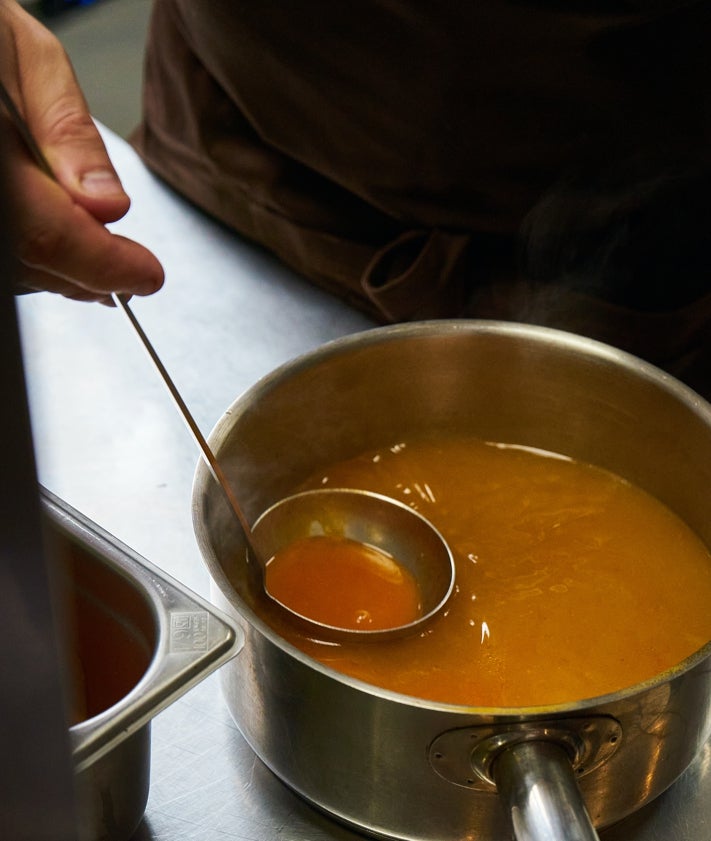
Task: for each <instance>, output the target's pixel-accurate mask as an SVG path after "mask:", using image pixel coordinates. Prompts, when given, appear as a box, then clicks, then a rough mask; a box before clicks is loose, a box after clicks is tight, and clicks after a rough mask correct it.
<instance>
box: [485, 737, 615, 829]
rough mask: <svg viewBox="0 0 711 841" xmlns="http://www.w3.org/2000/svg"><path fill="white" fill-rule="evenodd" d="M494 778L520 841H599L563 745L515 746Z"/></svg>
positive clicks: (505, 753)
mask: <svg viewBox="0 0 711 841" xmlns="http://www.w3.org/2000/svg"><path fill="white" fill-rule="evenodd" d="M492 773H493V776H494V780H495V782H496V789H497V791H498V793H499V797H500V798H501V799H502V801H503V804H504V807H505V809H506V813H507V815H508V817H509V819H510V821H511V827H512V829H513V833H514V836H515V838H516V841H599V837H598V834H597V832H596V831H595V828H594V827H593V825H592V821H591V820H590V816H589V814H588V811H587V809H586V807H585V803H584V801H583V797H582V795H581V793H580V790H579V788H578V784H577V782H576V780H575V774H574V772H573V767H572V765H571V762H570V758H569V756H568V753H567V752H566V750H565V748H563V747H562V746H561V745H558V744H556V743H555V742H551V741H546V740H540V741H524V742H520V743H518V744H514V745H511V746H510V747H507V748H506V749H505V750H503V751H502V752H501V753H500V754H499V755H498V756H497V757H496V759H495V761H494V764H493V767H492Z"/></svg>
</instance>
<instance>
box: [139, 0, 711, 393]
mask: <svg viewBox="0 0 711 841" xmlns="http://www.w3.org/2000/svg"><path fill="white" fill-rule="evenodd" d="M710 5H711V4H709V2H708V0H699V1H698V2H693V0H648V2H641V0H640V2H638V3H636V2H634V0H627V1H625V0H566V2H558V0H477V1H476V2H472V3H465V2H461V0H459V2H457V0H440V2H438V3H432V2H431V0H410V2H403V0H361V2H359V3H348V4H339V3H333V2H332V0H310V2H309V3H300V4H297V3H288V2H285V0H263V1H262V2H259V3H247V2H240V0H210V2H208V0H204V2H196V0H156V2H155V7H154V13H153V20H152V25H151V30H150V34H149V39H148V50H147V60H146V72H145V107H144V119H143V122H142V124H141V126H140V127H139V129H138V130H137V132H136V134H135V136H134V138H133V141H134V143H135V145H136V148H137V149H138V150H139V152H140V153H141V155H142V156H143V158H144V159H145V160H146V162H147V163H148V165H149V166H150V167H151V168H152V169H153V170H154V171H155V172H157V173H158V174H159V175H160V176H161V177H162V178H164V179H165V180H166V181H167V182H168V183H169V184H171V185H172V186H173V187H174V188H175V189H176V190H177V191H179V192H180V193H181V194H182V195H184V196H186V197H187V198H188V199H190V200H191V201H192V202H194V203H195V204H196V205H198V206H199V207H201V208H202V209H204V210H205V211H207V212H208V213H210V214H211V215H212V216H214V217H215V218H217V219H219V220H220V221H221V222H223V223H224V224H226V225H227V226H229V227H230V228H232V229H233V230H235V231H237V232H239V233H241V234H242V235H244V236H246V237H248V238H249V239H251V240H254V241H256V242H258V243H260V244H261V245H263V246H265V247H266V248H267V249H269V250H270V251H272V252H274V253H275V254H276V255H278V256H279V258H280V259H282V260H283V261H284V262H285V263H286V264H288V265H289V266H291V267H292V268H294V269H295V270H296V271H298V272H300V273H301V274H303V275H304V276H305V277H307V278H309V279H310V280H312V281H314V282H316V283H318V284H319V285H321V286H323V287H325V288H326V289H328V290H330V291H332V292H333V293H335V294H337V295H339V296H341V297H344V298H346V299H347V300H348V301H350V302H351V303H352V304H353V305H354V306H356V307H359V308H360V309H363V310H365V311H366V312H368V313H370V314H371V315H373V316H374V317H375V318H376V319H378V320H380V321H384V322H389V321H399V320H412V319H420V318H433V317H451V316H461V315H464V316H475V317H486V318H492V317H493V318H505V319H510V320H519V321H531V322H536V323H545V324H550V325H552V326H558V327H562V328H564V329H571V330H574V331H576V332H579V333H582V334H586V335H591V336H593V337H597V338H600V339H603V340H605V341H608V342H610V343H612V344H615V345H617V346H619V347H622V348H625V349H628V350H631V351H632V352H634V353H637V354H638V355H640V356H643V357H646V358H648V359H651V360H652V361H654V362H656V363H658V364H660V365H662V366H665V367H667V368H668V369H669V370H671V371H672V372H673V373H675V374H677V375H679V376H681V377H684V378H686V379H687V380H688V381H689V382H691V384H692V385H694V386H695V387H696V388H699V389H700V390H705V391H706V393H709V392H711V374H709V371H708V369H709V367H711V362H710V360H711V335H710V334H711V293H710V290H711V276H710V275H709V273H708V267H709V266H711V260H708V259H707V260H706V262H705V264H703V265H701V266H697V265H696V264H694V265H693V266H692V267H691V273H692V274H693V275H694V277H693V278H691V279H687V277H686V276H685V277H683V278H678V277H675V278H673V279H671V280H670V281H669V284H668V285H669V290H670V293H669V295H668V296H666V297H665V295H664V294H662V295H661V296H660V295H657V296H656V297H654V298H653V299H650V300H646V296H647V289H646V284H645V282H644V280H642V281H641V282H640V281H635V282H633V283H632V282H630V283H627V282H625V289H626V290H627V291H626V292H625V293H624V294H616V293H615V290H614V288H613V290H612V294H608V293H609V291H610V290H608V289H607V288H604V289H603V288H600V289H597V288H596V287H595V284H594V283H593V284H592V286H590V283H589V279H590V278H591V277H594V276H596V269H595V268H591V267H588V268H587V269H586V270H585V271H583V272H582V275H583V276H584V277H585V278H587V280H585V281H584V282H581V281H580V280H579V279H575V278H573V279H571V277H570V272H569V270H568V269H569V264H568V262H566V261H561V260H560V259H557V257H556V258H555V259H548V260H544V261H543V262H544V263H546V265H548V266H549V267H550V269H551V270H550V272H549V273H548V274H546V273H545V272H543V273H541V272H539V271H535V270H531V271H529V267H528V265H527V262H526V259H524V260H523V261H522V260H521V259H520V257H521V254H522V253H523V252H526V248H524V249H523V252H522V248H521V241H522V234H521V232H522V231H525V230H528V231H529V233H530V230H531V226H530V225H529V226H528V227H527V220H530V219H531V217H532V216H533V217H534V218H535V217H536V214H539V215H540V213H541V208H544V209H545V208H546V207H547V201H548V197H549V196H550V194H551V191H553V193H555V191H556V189H557V187H556V185H557V184H559V183H560V182H561V179H565V177H566V176H567V174H568V173H575V172H576V171H579V170H581V169H583V170H585V171H593V172H598V171H599V172H600V173H601V178H602V180H603V181H604V179H605V178H606V177H607V176H606V173H607V169H608V167H609V164H610V162H616V163H618V169H620V166H619V162H624V161H627V160H635V159H636V158H637V157H639V155H640V154H641V156H642V157H643V158H646V157H649V159H650V160H659V159H662V160H663V161H664V164H663V167H664V171H665V172H672V171H676V170H678V169H679V167H680V166H681V165H682V163H683V166H684V167H686V168H688V166H689V162H691V165H692V168H698V169H699V171H701V172H705V171H706V168H707V167H708V162H709V150H710V149H711V143H710V141H711V94H710V91H709V88H710V87H711V59H710V58H709V56H710V55H711V50H708V46H707V45H708V43H709V36H711V11H710V9H709V6H710ZM648 153H649V154H648ZM621 168H622V169H623V170H625V167H624V165H623V166H622V167H621ZM652 180H653V179H652ZM640 183H641V184H642V188H641V189H638V186H639V184H640ZM649 183H650V177H649V172H643V173H642V174H641V175H640V176H639V177H638V178H636V179H632V182H631V183H630V185H627V187H626V188H625V189H623V190H621V191H618V192H617V193H616V195H617V196H618V197H619V196H620V195H622V196H623V197H624V199H625V201H626V202H627V204H628V205H629V207H628V208H627V210H626V211H625V212H623V213H620V212H619V211H618V209H617V207H618V206H619V204H620V202H617V205H616V206H615V209H614V210H613V211H610V209H609V208H608V207H607V206H606V204H605V200H604V198H603V200H599V201H597V203H596V204H595V208H594V211H593V212H588V210H589V208H588V210H583V211H581V210H580V207H578V208H577V210H575V211H572V212H571V215H572V216H573V217H576V218H578V220H580V219H582V220H583V221H582V222H580V224H577V223H574V224H569V225H568V229H569V230H573V231H574V233H575V236H576V238H577V239H576V242H580V243H582V246H581V247H578V246H577V245H576V247H575V250H576V254H578V253H579V252H581V251H585V250H586V249H587V250H589V251H590V252H591V254H593V255H594V259H592V260H591V265H593V266H595V265H598V264H599V257H600V253H602V252H605V254H607V252H608V251H609V248H608V247H607V245H603V246H601V245H600V244H599V243H598V244H596V245H594V246H591V245H590V241H591V239H594V236H596V235H597V234H598V233H599V232H600V231H601V230H607V228H608V227H609V226H608V225H607V222H605V224H600V223H599V221H600V220H599V217H600V215H601V214H602V215H604V216H605V219H606V220H608V219H609V217H614V219H615V220H616V221H615V224H616V225H617V227H616V228H615V230H616V233H615V236H619V232H620V230H624V231H625V232H626V233H625V236H627V237H629V229H630V227H631V226H632V227H634V225H635V224H637V222H638V220H639V219H640V218H644V217H645V214H646V210H644V208H645V207H646V206H647V205H648V204H650V202H651V204H652V205H654V201H655V199H654V195H655V193H654V191H651V193H650V191H649V190H647V189H646V188H647V186H648V185H649ZM645 190H646V192H645ZM658 193H659V191H658ZM640 194H641V196H642V198H641V199H640ZM659 194H660V195H662V194H663V191H661V193H659ZM606 195H607V194H606ZM649 195H651V196H652V198H651V199H649ZM630 196H632V197H633V198H630ZM645 197H646V198H645ZM587 202H588V200H587V199H585V200H584V201H583V202H582V205H584V206H585V208H587V207H588V204H587ZM645 202H646V204H645ZM608 204H609V202H608ZM679 204H680V206H682V212H683V207H684V203H683V202H682V201H680V202H679ZM699 206H700V207H703V203H701V202H700V203H699ZM675 212H676V211H675ZM705 213H706V218H707V219H708V221H709V227H708V228H707V229H706V230H707V231H709V232H711V214H709V212H708V211H705ZM647 215H648V214H647ZM618 217H619V218H618ZM591 219H592V222H591ZM630 220H632V221H630ZM576 225H577V227H576ZM534 227H535V226H534ZM563 227H565V226H563ZM681 227H683V225H682V226H681ZM549 228H550V226H549ZM699 229H700V230H701V231H703V226H701V225H700V226H699ZM591 231H592V233H591ZM549 233H550V232H549ZM701 235H702V236H704V235H703V234H701ZM705 236H706V240H708V238H709V234H706V235H705ZM643 238H644V234H643V233H641V234H639V233H638V234H637V235H636V240H637V241H639V240H640V239H642V240H643ZM660 239H661V238H658V237H655V242H654V245H655V247H656V243H657V241H658V240H660ZM548 240H549V244H548V246H547V247H548V249H549V251H550V252H551V253H554V254H556V255H557V254H558V251H559V250H560V249H561V247H562V246H561V244H560V243H558V242H556V240H555V236H553V237H552V239H551V237H550V235H549V237H548ZM533 250H534V251H535V247H534V249H533ZM539 250H540V249H539ZM627 250H629V249H627ZM703 251H704V249H703V248H700V249H699V253H700V254H703ZM615 253H616V255H617V257H616V259H618V262H619V261H623V260H624V255H625V253H626V250H625V248H617V249H616V252H615ZM709 253H711V249H709ZM596 260H597V263H596ZM539 262H540V261H539ZM608 262H609V261H608ZM652 262H653V263H654V261H652ZM578 268H579V267H578ZM686 268H688V267H686ZM576 271H577V269H576ZM625 271H626V275H625V276H627V275H628V274H629V271H627V270H625ZM619 273H620V269H619V266H617V268H615V271H614V272H613V275H614V277H615V278H616V277H617V275H618V274H619ZM688 273H689V272H685V274H688ZM687 287H688V288H687Z"/></svg>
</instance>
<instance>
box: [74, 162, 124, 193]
mask: <svg viewBox="0 0 711 841" xmlns="http://www.w3.org/2000/svg"><path fill="white" fill-rule="evenodd" d="M81 186H82V189H83V190H84V192H85V193H88V194H89V195H91V196H115V195H117V194H118V193H123V187H122V186H121V182H120V181H119V180H118V178H117V177H116V175H114V173H113V172H112V171H111V170H110V169H91V170H89V172H85V173H84V175H83V176H82V179H81Z"/></svg>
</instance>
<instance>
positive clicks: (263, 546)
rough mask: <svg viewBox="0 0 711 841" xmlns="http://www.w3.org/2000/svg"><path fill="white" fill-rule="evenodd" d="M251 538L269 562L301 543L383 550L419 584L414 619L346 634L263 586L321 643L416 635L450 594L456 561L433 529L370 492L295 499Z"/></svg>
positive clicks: (272, 511) (263, 520)
mask: <svg viewBox="0 0 711 841" xmlns="http://www.w3.org/2000/svg"><path fill="white" fill-rule="evenodd" d="M252 535H253V538H254V539H255V542H256V543H257V544H258V545H259V547H260V551H261V552H262V555H263V557H264V558H266V559H267V560H269V559H270V558H271V557H272V556H274V555H276V554H277V553H278V552H279V551H280V550H281V549H283V548H285V547H286V546H288V545H290V544H293V543H295V542H296V541H297V540H299V539H301V538H304V537H314V536H319V535H326V536H332V537H338V538H341V537H344V538H347V539H350V540H353V541H355V542H357V543H360V544H363V545H364V546H372V547H375V548H376V549H379V550H381V551H382V552H384V553H385V554H386V555H389V556H390V557H392V558H393V559H394V560H395V561H396V562H397V563H398V564H399V565H400V566H402V567H404V568H405V569H406V570H407V571H408V572H409V573H410V574H411V575H412V576H413V578H414V579H415V581H416V582H417V585H418V590H419V601H420V610H419V615H418V617H417V618H416V619H415V620H413V621H411V622H408V623H407V624H404V625H397V626H393V627H388V628H382V629H369V628H367V627H365V628H357V629H350V628H348V629H344V628H339V627H336V626H334V625H329V624H326V623H323V622H319V621H316V620H314V618H313V617H309V616H304V615H302V614H300V613H298V612H296V611H294V610H293V609H292V608H291V607H290V606H289V605H287V604H283V603H282V602H281V601H279V600H278V599H277V598H276V597H275V596H274V595H273V594H272V593H270V592H269V587H268V584H267V583H264V584H263V586H264V590H265V592H266V594H267V595H268V596H269V598H271V599H272V600H274V601H276V602H277V604H279V605H280V606H281V607H282V608H283V609H285V610H288V611H289V613H290V614H292V617H293V620H294V621H296V622H298V623H299V624H300V625H301V626H302V629H303V630H304V631H305V632H306V633H309V634H315V635H316V636H317V637H319V638H322V639H328V640H333V639H336V640H337V639H342V638H347V639H350V640H353V639H354V638H356V637H357V638H358V639H359V640H363V641H365V640H368V641H378V640H382V639H384V638H388V639H390V638H393V637H395V636H405V635H407V634H411V633H415V632H417V631H418V630H419V629H420V628H421V627H422V626H424V625H425V624H426V623H427V622H428V621H429V620H430V619H432V618H433V617H434V616H435V615H436V614H437V613H438V612H439V611H440V610H441V609H442V608H443V607H444V605H445V604H446V602H447V600H448V599H449V597H450V595H451V594H452V590H453V589H454V559H453V557H452V553H451V551H450V549H449V546H448V545H447V543H446V542H445V540H444V538H443V537H442V535H441V534H440V533H439V532H438V531H437V529H436V528H435V527H434V526H433V525H432V524H431V523H430V522H429V521H428V520H427V519H425V518H424V517H423V516H422V515H421V514H419V513H418V512H417V511H415V510H413V509H412V508H410V507H409V506H407V505H404V504H403V503H401V502H399V501H398V500H395V499H390V498H389V497H386V496H382V495H380V494H376V493H372V492H370V491H363V490H355V489H349V488H329V489H319V490H313V491H303V492H302V493H297V494H293V495H291V496H288V497H286V498H285V499H282V500H280V501H279V502H277V503H276V504H274V505H272V506H271V507H270V508H268V509H267V510H266V511H265V512H264V513H263V514H261V515H260V517H259V518H258V519H257V521H256V522H255V523H254V525H253V526H252ZM248 555H249V550H248ZM248 560H249V561H250V562H251V563H255V559H254V558H251V559H249V558H248ZM257 562H258V563H259V561H257Z"/></svg>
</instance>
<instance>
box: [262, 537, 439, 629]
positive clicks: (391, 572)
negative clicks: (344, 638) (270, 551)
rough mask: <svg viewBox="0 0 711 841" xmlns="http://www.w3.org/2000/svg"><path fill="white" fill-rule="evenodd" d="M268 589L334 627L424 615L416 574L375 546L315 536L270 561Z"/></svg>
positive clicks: (378, 624)
mask: <svg viewBox="0 0 711 841" xmlns="http://www.w3.org/2000/svg"><path fill="white" fill-rule="evenodd" d="M266 585H267V590H268V591H269V593H270V594H271V595H272V596H273V597H274V598H275V599H276V600H277V601H279V602H281V603H282V604H283V605H286V606H287V607H288V608H289V609H290V610H293V611H295V612H296V613H299V614H301V616H306V617H307V618H309V619H313V620H314V621H316V622H320V623H321V624H324V625H331V626H333V627H336V628H345V629H348V630H352V631H378V630H382V629H383V628H396V627H398V626H400V625H407V624H409V623H410V622H413V621H414V620H415V619H417V618H418V617H419V616H421V615H422V613H421V610H420V593H419V588H418V586H417V582H416V581H415V579H414V577H413V576H412V574H411V573H410V572H409V571H408V570H407V569H405V568H404V567H403V566H401V565H400V564H398V563H397V561H396V560H395V559H394V558H392V557H390V555H387V554H386V553H385V552H382V551H380V550H379V549H377V548H376V547H374V546H369V545H367V544H364V543H359V542H357V541H355V540H349V539H348V538H345V537H332V536H330V535H317V536H314V537H304V538H302V539H301V540H295V541H294V542H293V543H290V544H288V545H287V546H286V547H285V548H284V549H282V550H280V551H279V552H277V554H276V555H275V556H274V557H273V558H271V559H270V560H269V562H268V563H267V568H266Z"/></svg>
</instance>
